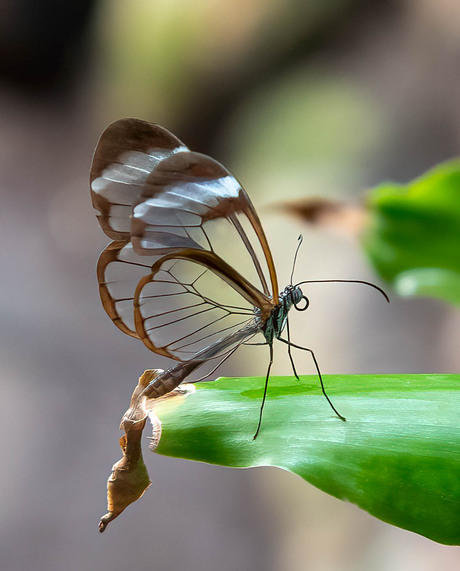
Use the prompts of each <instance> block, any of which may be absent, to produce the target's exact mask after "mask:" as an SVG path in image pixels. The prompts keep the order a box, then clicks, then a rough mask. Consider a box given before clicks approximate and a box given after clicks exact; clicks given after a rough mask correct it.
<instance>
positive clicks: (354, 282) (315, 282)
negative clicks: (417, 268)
mask: <svg viewBox="0 0 460 571" xmlns="http://www.w3.org/2000/svg"><path fill="white" fill-rule="evenodd" d="M325 283H339V284H363V285H367V286H369V287H372V288H374V289H376V290H377V291H378V292H380V293H381V294H382V295H383V297H384V298H385V299H386V300H387V302H388V303H390V298H389V297H388V295H387V294H386V293H385V292H384V291H383V289H382V288H381V287H379V286H378V285H375V284H373V283H371V282H366V281H364V280H305V281H303V282H299V283H298V284H296V287H297V286H300V285H302V284H325Z"/></svg>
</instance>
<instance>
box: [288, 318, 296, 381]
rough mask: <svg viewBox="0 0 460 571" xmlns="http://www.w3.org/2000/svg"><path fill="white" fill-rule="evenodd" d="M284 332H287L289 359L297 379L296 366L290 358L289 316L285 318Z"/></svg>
mask: <svg viewBox="0 0 460 571" xmlns="http://www.w3.org/2000/svg"><path fill="white" fill-rule="evenodd" d="M286 332H287V340H288V355H289V359H290V361H291V367H292V371H293V372H294V377H295V378H296V379H297V380H299V375H298V374H297V371H296V368H295V364H294V359H293V358H292V351H291V332H290V330H289V318H288V319H286Z"/></svg>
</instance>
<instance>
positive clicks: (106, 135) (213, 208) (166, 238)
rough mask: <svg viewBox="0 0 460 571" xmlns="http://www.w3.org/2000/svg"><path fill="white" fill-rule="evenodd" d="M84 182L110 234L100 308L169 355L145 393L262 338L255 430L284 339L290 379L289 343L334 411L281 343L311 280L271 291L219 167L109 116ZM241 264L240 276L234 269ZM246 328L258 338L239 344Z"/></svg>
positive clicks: (251, 232) (260, 243)
mask: <svg viewBox="0 0 460 571" xmlns="http://www.w3.org/2000/svg"><path fill="white" fill-rule="evenodd" d="M90 183H91V195H92V201H93V206H94V208H95V209H96V210H97V212H98V214H97V216H98V219H99V223H100V225H101V227H102V229H103V231H104V232H105V233H106V234H107V236H109V238H111V239H112V240H113V242H111V243H110V244H109V245H108V246H107V248H106V249H105V250H104V251H103V252H102V253H101V255H100V257H99V261H98V265H97V278H98V282H99V291H100V296H101V300H102V304H103V306H104V309H105V311H106V312H107V314H108V315H109V317H110V318H111V319H112V321H113V322H114V323H115V325H116V326H117V327H118V328H119V329H121V330H122V331H123V332H124V333H126V334H128V335H130V336H132V337H136V338H138V339H140V340H142V341H143V343H144V344H145V345H146V346H147V347H148V348H149V349H150V350H151V351H153V352H155V353H157V354H159V355H163V356H165V357H169V358H171V359H174V360H176V361H178V363H177V364H176V365H175V366H173V367H171V368H170V369H167V370H165V371H164V372H163V373H161V374H160V375H159V376H157V377H156V378H155V379H154V381H152V383H150V384H149V385H148V386H147V388H146V389H145V390H144V392H143V394H144V395H145V396H148V397H150V398H158V397H161V396H163V395H165V394H167V393H168V392H170V391H172V390H173V389H174V388H175V387H177V386H178V385H179V384H180V383H182V382H183V381H184V380H185V379H186V378H187V377H188V376H189V375H190V374H191V373H192V372H193V371H195V370H196V369H198V368H199V367H201V366H203V365H205V364H206V363H211V364H212V365H213V368H212V370H211V371H210V372H208V374H207V375H205V377H206V376H208V375H209V374H211V373H213V372H214V371H215V370H216V369H217V368H218V366H219V365H220V364H221V363H222V362H223V361H224V360H225V359H227V358H228V357H230V356H231V355H232V354H233V353H234V352H235V351H236V350H237V349H238V348H239V347H240V346H241V345H244V344H260V345H268V347H269V350H270V361H269V365H268V370H267V374H266V380H265V388H264V394H263V399H262V404H261V408H260V415H259V423H258V426H257V430H256V433H255V435H254V438H256V437H257V435H258V433H259V430H260V426H261V420H262V411H263V407H264V403H265V398H266V394H267V386H268V380H269V376H270V369H271V365H272V362H273V342H274V340H275V339H278V340H280V341H282V342H283V343H286V344H287V346H288V352H289V357H290V359H291V363H292V366H293V370H294V374H295V375H296V376H297V373H296V370H295V367H294V363H293V360H292V356H291V347H295V348H298V349H303V350H305V351H308V352H309V353H310V354H311V356H312V358H313V362H314V364H315V367H316V371H317V373H318V377H319V380H320V383H321V389H322V392H323V394H324V396H325V397H326V399H327V401H328V402H329V404H330V406H331V407H332V409H333V410H334V412H335V413H336V415H337V416H338V417H339V418H340V419H341V420H345V418H344V417H343V416H342V415H340V414H339V412H338V411H337V410H336V409H335V407H334V405H333V404H332V402H331V401H330V399H329V397H328V396H327V394H326V391H325V388H324V384H323V380H322V377H321V372H320V370H319V366H318V363H317V360H316V358H315V355H314V353H313V351H312V350H311V349H308V348H305V347H300V346H299V345H295V344H294V343H292V342H291V340H290V334H289V322H288V313H289V311H290V309H291V308H292V307H295V308H296V309H297V310H299V311H304V310H305V309H307V307H308V304H309V301H308V298H307V297H306V296H305V295H304V294H303V292H302V291H301V289H300V286H301V285H302V284H305V283H315V282H317V281H318V280H307V281H303V282H300V283H298V284H295V285H294V284H293V283H292V274H291V283H290V284H289V285H288V286H287V287H286V288H285V289H284V290H283V291H282V292H279V290H278V280H277V275H276V270H275V265H274V262H273V258H272V254H271V252H270V248H269V246H268V242H267V239H266V236H265V233H264V230H263V228H262V225H261V223H260V220H259V217H258V215H257V212H256V211H255V209H254V206H253V205H252V203H251V201H250V199H249V197H248V195H247V194H246V191H245V190H244V189H243V187H242V186H241V185H240V184H239V182H238V181H237V180H236V179H235V178H234V177H233V176H232V175H231V174H230V173H229V172H228V171H227V170H226V169H225V168H224V167H223V166H222V165H221V164H219V163H218V162H217V161H215V160H214V159H212V158H211V157H209V156H206V155H203V154H200V153H196V152H192V151H190V150H189V149H188V148H187V147H186V146H185V145H184V144H183V143H182V142H181V141H180V140H179V139H177V138H176V137H175V136H174V135H172V134H171V133H170V132H169V131H167V130H166V129H164V128H162V127H160V126H159V125H155V124H151V123H148V122H146V121H141V120H138V119H121V120H119V121H116V122H114V123H112V124H111V125H109V126H108V127H107V129H106V130H105V131H104V132H103V134H102V136H101V138H100V140H99V142H98V144H97V147H96V150H95V152H94V157H93V162H92V166H91V175H90ZM216 244H220V246H221V249H222V250H223V253H221V252H220V251H219V248H218V246H217V245H216ZM299 245H300V242H299ZM230 246H232V247H233V246H239V254H238V255H237V256H236V263H230V262H229V260H228V252H229V251H230V249H231V248H230ZM297 252H298V249H297V251H296V256H297ZM235 266H238V267H239V266H244V268H245V270H244V271H243V270H241V269H236V267H235ZM293 270H294V267H293ZM248 271H250V272H251V273H252V278H248V277H246V275H245V272H248ZM322 281H329V282H330V281H334V282H341V281H352V282H355V283H365V284H367V285H371V286H372V287H375V288H376V289H378V290H379V291H380V292H381V293H383V295H384V296H385V297H386V298H387V296H386V294H385V293H384V292H383V291H382V290H381V289H380V288H378V286H375V285H373V284H369V283H368V282H363V281H359V280H322ZM232 296H233V300H232V301H230V298H231V297H232ZM235 296H236V301H234V299H235ZM387 299H388V298H387ZM284 330H286V335H287V338H286V339H284V338H283V337H282V334H283V332H284ZM257 334H262V335H263V341H262V342H261V343H251V340H252V339H253V338H254V337H255V336H256V335H257ZM215 363H217V365H216V364H215ZM205 377H202V378H205ZM199 380H201V379H199Z"/></svg>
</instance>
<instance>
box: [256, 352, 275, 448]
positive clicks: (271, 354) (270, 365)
mask: <svg viewBox="0 0 460 571" xmlns="http://www.w3.org/2000/svg"><path fill="white" fill-rule="evenodd" d="M268 345H269V346H270V362H269V363H268V369H267V376H266V377H265V388H264V396H263V397H262V404H261V405H260V413H259V424H258V425H257V430H256V433H255V434H254V437H253V440H255V439H256V438H257V436H258V434H259V431H260V427H261V425H262V413H263V411H264V405H265V399H266V397H267V389H268V379H269V378H270V369H271V368H272V365H273V343H269V344H268Z"/></svg>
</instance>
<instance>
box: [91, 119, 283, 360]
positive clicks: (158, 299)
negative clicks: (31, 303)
mask: <svg viewBox="0 0 460 571" xmlns="http://www.w3.org/2000/svg"><path fill="white" fill-rule="evenodd" d="M138 130H139V131H140V133H139V132H138ZM114 139H116V140H114ZM162 145H163V147H162ZM184 149H185V147H184V146H183V145H182V144H181V143H180V141H179V140H178V139H176V138H175V137H174V136H173V135H171V134H170V133H168V132H167V131H165V130H164V129H161V128H159V127H157V126H153V125H150V124H148V123H144V122H138V121H137V120H133V119H126V120H121V121H118V122H117V123H115V124H113V125H111V126H109V127H108V129H107V130H106V132H105V133H104V134H103V135H102V137H101V140H100V142H99V144H98V147H97V149H96V152H95V155H94V160H93V168H92V170H91V181H92V183H91V190H92V196H93V204H94V206H95V208H96V209H97V210H98V212H99V221H100V223H101V226H102V228H103V229H104V231H105V232H106V233H107V234H108V235H109V236H111V237H113V238H117V241H116V242H113V243H112V244H110V245H109V246H108V247H107V248H106V249H105V250H104V252H103V253H102V254H101V256H100V259H99V263H98V280H99V286H100V292H101V299H102V302H103V305H104V308H105V310H106V311H107V313H108V315H109V316H110V317H111V319H112V320H113V321H114V323H115V324H116V325H117V326H118V327H119V328H120V329H121V330H122V331H124V332H125V333H127V334H129V335H131V336H134V337H138V338H140V339H142V341H143V342H144V343H145V344H146V345H147V346H148V347H149V348H150V349H152V350H153V351H155V352H157V353H159V354H162V355H166V356H168V357H172V358H174V359H177V360H187V359H189V358H191V357H192V356H193V355H194V354H196V352H197V351H200V350H202V349H203V348H204V347H206V346H208V345H210V344H213V343H217V342H218V341H219V339H222V338H223V337H224V336H226V335H230V334H231V333H232V332H233V331H235V330H237V329H238V328H240V327H244V326H245V325H246V324H247V323H248V322H250V321H251V320H254V319H256V320H259V321H260V320H261V321H260V322H263V320H264V318H265V317H266V316H267V315H268V314H269V313H270V311H271V309H272V308H273V305H274V303H275V302H276V301H277V296H278V293H277V282H276V272H275V270H274V266H273V261H272V258H271V253H270V250H269V248H268V244H267V241H266V238H265V235H264V233H263V230H262V227H261V225H260V222H259V219H258V217H257V214H256V212H255V210H254V207H253V206H252V204H251V202H250V200H249V198H248V197H247V195H246V193H245V191H244V190H243V189H242V188H241V186H240V185H239V183H238V182H237V181H236V179H234V178H233V177H232V176H231V175H230V174H229V173H228V171H226V169H224V167H222V165H220V164H219V163H217V162H216V161H214V160H213V159H211V158H210V157H207V156H205V155H200V154H198V153H192V152H190V151H184ZM149 169H150V171H149ZM259 260H262V263H261V262H260V261H259ZM235 268H238V270H236V269H235ZM268 283H270V286H271V288H270V287H269V286H268ZM253 284H260V285H259V286H258V287H256V286H254V285H253ZM259 288H260V289H259ZM261 290H262V291H261ZM273 300H275V301H273ZM255 308H256V313H255V312H254V310H255ZM227 347H228V346H227ZM218 355H219V353H218Z"/></svg>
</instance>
